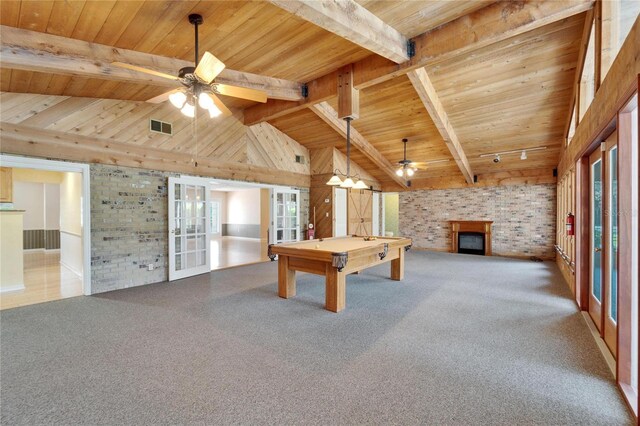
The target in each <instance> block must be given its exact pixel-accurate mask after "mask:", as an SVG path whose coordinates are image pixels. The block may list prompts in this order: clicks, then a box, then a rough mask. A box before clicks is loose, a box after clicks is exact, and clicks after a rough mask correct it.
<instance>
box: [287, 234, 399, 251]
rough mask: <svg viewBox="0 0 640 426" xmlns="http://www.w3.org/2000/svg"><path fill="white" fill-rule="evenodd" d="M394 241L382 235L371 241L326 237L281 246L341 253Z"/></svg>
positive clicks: (362, 238)
mask: <svg viewBox="0 0 640 426" xmlns="http://www.w3.org/2000/svg"><path fill="white" fill-rule="evenodd" d="M396 241H398V239H394V238H384V237H378V239H376V240H373V241H365V240H364V237H337V238H327V239H325V240H323V241H320V240H307V241H300V242H296V243H287V244H283V245H282V246H283V247H286V248H299V249H307V250H318V251H325V252H330V253H342V252H349V251H351V250H356V249H360V248H364V247H377V246H379V245H381V244H384V243H393V242H396ZM316 245H319V246H320V247H318V248H316Z"/></svg>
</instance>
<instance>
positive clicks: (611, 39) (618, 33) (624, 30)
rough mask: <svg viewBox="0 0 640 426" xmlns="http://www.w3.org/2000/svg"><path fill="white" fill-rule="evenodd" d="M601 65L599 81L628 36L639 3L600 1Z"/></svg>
mask: <svg viewBox="0 0 640 426" xmlns="http://www.w3.org/2000/svg"><path fill="white" fill-rule="evenodd" d="M601 4H602V65H601V70H602V72H601V79H602V81H604V78H605V77H606V76H607V73H608V72H609V69H610V68H611V64H613V60H614V59H615V57H616V56H617V55H618V52H619V51H620V48H621V47H622V44H623V43H624V41H625V39H626V38H627V36H628V35H629V31H631V27H632V26H633V23H634V22H635V20H636V18H637V17H638V14H639V13H640V1H638V0H615V1H610V0H608V1H602V2H601Z"/></svg>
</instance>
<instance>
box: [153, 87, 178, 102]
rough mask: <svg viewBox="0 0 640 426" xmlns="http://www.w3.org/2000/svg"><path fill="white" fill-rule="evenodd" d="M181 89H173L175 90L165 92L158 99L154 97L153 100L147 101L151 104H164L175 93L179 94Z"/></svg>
mask: <svg viewBox="0 0 640 426" xmlns="http://www.w3.org/2000/svg"><path fill="white" fill-rule="evenodd" d="M180 90H181V89H173V90H169V91H168V92H164V93H163V94H161V95H158V96H156V97H153V98H151V99H147V102H148V103H150V104H159V103H162V102H164V101H166V100H167V99H169V96H171V95H172V94H173V93H176V92H179V91H180Z"/></svg>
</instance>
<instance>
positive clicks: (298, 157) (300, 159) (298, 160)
mask: <svg viewBox="0 0 640 426" xmlns="http://www.w3.org/2000/svg"><path fill="white" fill-rule="evenodd" d="M296 163H298V164H304V156H303V155H296Z"/></svg>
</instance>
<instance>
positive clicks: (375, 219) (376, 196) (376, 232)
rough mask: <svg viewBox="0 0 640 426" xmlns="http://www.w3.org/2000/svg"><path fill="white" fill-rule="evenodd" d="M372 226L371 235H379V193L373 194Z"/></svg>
mask: <svg viewBox="0 0 640 426" xmlns="http://www.w3.org/2000/svg"><path fill="white" fill-rule="evenodd" d="M371 209H372V210H373V217H372V226H371V228H372V229H371V235H380V193H379V192H374V193H373V201H372V208H371Z"/></svg>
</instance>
